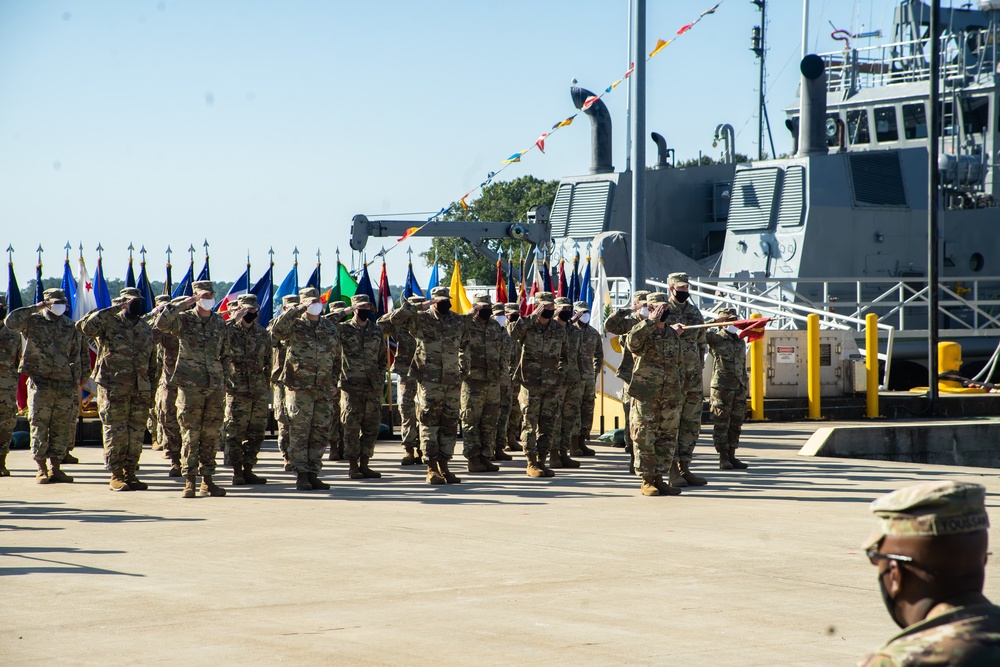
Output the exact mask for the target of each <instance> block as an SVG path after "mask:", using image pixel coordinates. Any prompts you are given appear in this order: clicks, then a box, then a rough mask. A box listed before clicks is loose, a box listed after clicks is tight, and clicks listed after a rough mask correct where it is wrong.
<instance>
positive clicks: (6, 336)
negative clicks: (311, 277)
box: [0, 323, 21, 391]
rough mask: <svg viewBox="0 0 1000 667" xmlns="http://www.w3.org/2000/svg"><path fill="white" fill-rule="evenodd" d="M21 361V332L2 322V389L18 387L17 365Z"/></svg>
mask: <svg viewBox="0 0 1000 667" xmlns="http://www.w3.org/2000/svg"><path fill="white" fill-rule="evenodd" d="M20 361H21V334H19V333H16V332H14V331H11V330H10V329H8V328H7V327H5V326H4V325H3V323H0V391H10V390H12V389H16V388H17V380H18V376H19V375H20V373H18V372H17V365H18V363H19V362H20Z"/></svg>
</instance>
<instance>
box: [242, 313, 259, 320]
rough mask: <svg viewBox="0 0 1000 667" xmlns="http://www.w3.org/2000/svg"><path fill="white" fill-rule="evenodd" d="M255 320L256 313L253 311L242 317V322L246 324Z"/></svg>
mask: <svg viewBox="0 0 1000 667" xmlns="http://www.w3.org/2000/svg"><path fill="white" fill-rule="evenodd" d="M256 319H257V313H256V312H253V311H251V312H249V313H246V314H244V315H243V321H244V322H247V323H250V322H253V321H254V320H256Z"/></svg>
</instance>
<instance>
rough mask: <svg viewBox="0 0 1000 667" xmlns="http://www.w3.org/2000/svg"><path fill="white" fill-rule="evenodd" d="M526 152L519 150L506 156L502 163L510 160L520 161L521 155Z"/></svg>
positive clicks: (510, 161)
mask: <svg viewBox="0 0 1000 667" xmlns="http://www.w3.org/2000/svg"><path fill="white" fill-rule="evenodd" d="M527 152H528V151H519V152H517V153H514V154H513V155H511V156H510V157H509V158H507V159H506V160H504V161H503V164H511V163H512V162H520V161H521V156H522V155H524V154H525V153H527Z"/></svg>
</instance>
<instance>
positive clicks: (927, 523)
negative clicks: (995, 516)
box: [862, 482, 990, 549]
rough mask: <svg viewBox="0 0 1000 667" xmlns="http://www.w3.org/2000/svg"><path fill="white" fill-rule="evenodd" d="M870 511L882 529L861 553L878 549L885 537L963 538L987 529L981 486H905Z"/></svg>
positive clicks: (886, 496)
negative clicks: (966, 534)
mask: <svg viewBox="0 0 1000 667" xmlns="http://www.w3.org/2000/svg"><path fill="white" fill-rule="evenodd" d="M869 509H870V510H871V512H872V514H874V515H875V516H877V517H878V518H879V522H880V524H881V525H880V526H879V529H878V530H877V531H876V532H875V533H873V534H872V535H871V536H870V537H869V538H868V539H867V540H866V541H865V543H864V544H863V545H862V548H863V549H870V548H872V547H874V546H876V545H878V544H879V543H880V542H881V541H882V539H883V538H884V537H885V536H886V535H903V536H906V535H909V536H925V537H928V536H937V535H962V534H965V533H976V532H979V531H980V530H986V529H987V528H989V527H990V519H989V516H988V515H987V514H986V488H985V487H984V486H982V485H980V484H967V483H964V482H923V483H921V484H913V485H911V486H904V487H903V488H902V489H899V490H897V491H893V492H892V493H890V494H888V495H885V496H882V497H881V498H878V499H876V500H875V501H874V502H873V503H872V504H871V505H870V506H869Z"/></svg>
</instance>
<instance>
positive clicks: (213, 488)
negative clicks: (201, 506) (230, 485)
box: [198, 475, 226, 498]
mask: <svg viewBox="0 0 1000 667" xmlns="http://www.w3.org/2000/svg"><path fill="white" fill-rule="evenodd" d="M198 495H199V496H201V497H202V498H204V497H205V496H212V497H213V498H221V497H222V496H224V495H226V490H225V489H224V488H222V487H221V486H219V485H218V484H216V483H215V482H213V481H212V476H211V475H202V476H201V488H200V489H199V490H198Z"/></svg>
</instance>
